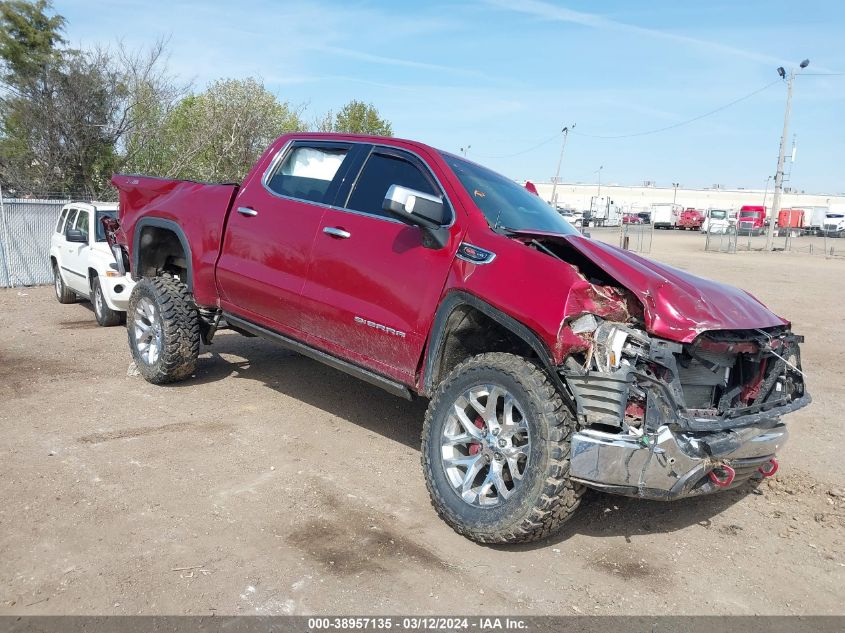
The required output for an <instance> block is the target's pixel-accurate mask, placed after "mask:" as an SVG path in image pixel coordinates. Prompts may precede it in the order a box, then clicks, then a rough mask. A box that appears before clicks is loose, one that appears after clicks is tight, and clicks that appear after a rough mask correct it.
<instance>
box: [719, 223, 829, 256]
mask: <svg viewBox="0 0 845 633" xmlns="http://www.w3.org/2000/svg"><path fill="white" fill-rule="evenodd" d="M773 248H774V250H775V251H785V252H789V253H797V254H805V255H817V256H822V257H845V238H843V237H841V236H839V235H837V234H829V233H826V232H824V231H821V232H816V233H806V232H804V231H801V230H780V231H779V232H778V233H776V234H775V237H774V242H773ZM704 250H706V251H711V252H718V253H736V252H753V251H765V250H766V233H765V231H763V232H761V233H759V234H756V235H755V234H753V233H750V232H747V231H740V232H737V230H736V229H735V228H734V227H730V228H729V229H727V231H725V232H723V233H708V234H707V235H706V237H705V244H704Z"/></svg>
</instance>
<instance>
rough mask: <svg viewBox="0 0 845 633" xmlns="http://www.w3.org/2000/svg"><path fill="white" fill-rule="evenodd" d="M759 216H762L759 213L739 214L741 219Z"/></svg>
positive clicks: (747, 212) (744, 212) (741, 212)
mask: <svg viewBox="0 0 845 633" xmlns="http://www.w3.org/2000/svg"><path fill="white" fill-rule="evenodd" d="M758 215H760V212H759V211H740V212H739V217H741V218H756V217H757V216H758Z"/></svg>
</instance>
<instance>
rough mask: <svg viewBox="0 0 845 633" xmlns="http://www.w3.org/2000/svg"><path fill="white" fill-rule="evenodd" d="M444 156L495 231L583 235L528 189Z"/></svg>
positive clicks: (489, 171) (452, 157) (479, 168)
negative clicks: (509, 230)
mask: <svg viewBox="0 0 845 633" xmlns="http://www.w3.org/2000/svg"><path fill="white" fill-rule="evenodd" d="M442 156H443V160H445V161H446V163H447V164H448V165H449V167H451V168H452V171H454V172H455V175H456V176H457V177H458V180H460V181H461V184H462V185H463V187H464V189H465V190H466V192H467V193H468V194H469V196H470V198H472V200H473V202H475V206H477V207H478V208H479V209H480V210H481V213H483V214H484V217H485V218H487V223H488V224H489V225H490V226H491V227H492V228H505V229H512V230H515V231H542V232H546V233H559V234H562V235H578V234H579V233H578V231H577V230H576V229H574V228H573V227H572V225H571V224H570V223H569V222H567V221H566V219H565V218H564V217H563V216H562V215H560V214H559V213H558V212H557V211H555V210H554V209H553V208H552V207H551V206H549V205H548V204H546V203H545V202H543V201H542V200H541V199H540V198H539V196H535V195H534V194H533V193H531V192H529V191H528V190H527V189H526V188H525V187H521V186H520V185H518V184H516V183H515V182H513V181H512V180H508V179H507V178H505V177H504V176H501V175H499V174H497V173H496V172H494V171H491V170H489V169H487V168H485V167H482V166H480V165H476V164H474V163H471V162H469V161H466V160H463V159H461V158H458V157H457V156H452V155H451V154H446V153H443V154H442Z"/></svg>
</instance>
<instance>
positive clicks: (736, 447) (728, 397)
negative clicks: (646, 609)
mask: <svg viewBox="0 0 845 633" xmlns="http://www.w3.org/2000/svg"><path fill="white" fill-rule="evenodd" d="M637 321H638V319H637V318H635V317H632V318H629V319H627V320H626V321H624V322H623V321H614V320H609V319H608V318H607V317H606V316H597V315H595V314H592V313H583V314H581V315H580V316H579V317H577V318H575V319H572V320H570V321H569V322H568V323H567V324H566V326H565V328H564V330H565V332H564V331H562V334H563V335H564V336H565V337H566V338H567V340H568V341H569V345H570V349H571V351H573V352H574V353H570V354H569V356H568V357H567V360H566V362H565V363H564V364H563V365H562V366H561V367H559V368H558V369H559V373H560V375H561V377H562V378H563V381H564V383H565V384H566V386H567V387H568V389H569V391H570V395H571V397H572V401H573V402H574V406H575V410H576V415H577V419H578V431H577V432H576V433H574V434H573V436H572V450H571V471H570V472H571V477H572V478H573V479H574V480H576V481H578V482H580V483H582V484H584V485H586V486H589V487H592V488H597V489H600V490H605V491H608V492H614V493H618V494H624V495H631V496H638V497H645V498H650V499H661V500H671V499H678V498H682V497H689V496H693V495H700V494H706V493H710V492H716V491H718V490H722V489H726V488H732V487H735V486H738V485H739V484H740V483H742V482H743V481H745V480H747V479H749V478H751V477H754V476H758V477H759V476H761V475H762V476H770V475H772V474H774V472H775V470H776V469H777V461H776V459H775V454H776V452H777V451H778V449H779V448H780V447H781V446H783V444H784V442H785V441H786V439H787V437H788V432H787V430H786V427H785V425H784V424H783V423H782V422H781V420H780V417H781V416H782V415H783V414H785V413H788V412H790V411H794V410H796V409H799V408H801V407H803V406H805V405H807V404H808V403H809V402H810V396H809V394H807V393H806V391H805V388H804V380H803V373H802V372H801V358H800V350H799V343H801V342H803V338H802V337H799V336H796V335H794V334H792V333H791V331H790V330H789V327H788V326H780V327H770V328H765V329H759V330H735V331H734V330H715V331H708V332H704V333H701V334H700V335H698V336H697V337H696V338H695V339H694V340H693V341H692V342H690V343H679V342H674V341H670V340H667V339H663V338H659V337H656V336H653V335H650V334H648V333H647V332H646V331H645V330H644V329H643V328H642V327H640V326H639V324H638V323H637ZM574 341H580V344H579V345H573V344H572V343H573V342H574Z"/></svg>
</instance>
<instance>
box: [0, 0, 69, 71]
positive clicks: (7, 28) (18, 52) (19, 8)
mask: <svg viewBox="0 0 845 633" xmlns="http://www.w3.org/2000/svg"><path fill="white" fill-rule="evenodd" d="M50 9H52V3H51V2H49V0H37V1H36V2H26V1H25V0H5V1H3V2H0V58H2V60H3V63H4V66H5V73H4V79H5V81H6V82H7V83H9V84H12V85H14V86H18V85H20V84H21V82H23V81H25V80H26V79H28V78H31V77H33V76H35V75H37V74H38V73H39V72H41V71H42V70H43V69H44V66H45V65H46V64H47V63H48V62H49V61H50V60H51V58H53V57H54V55H55V54H56V48H57V46H58V45H60V44H63V43H64V39H62V36H61V35H60V33H61V31H62V29H63V28H64V25H65V19H64V18H63V17H62V16H60V15H52V16H50V15H47V11H48V10H50Z"/></svg>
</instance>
